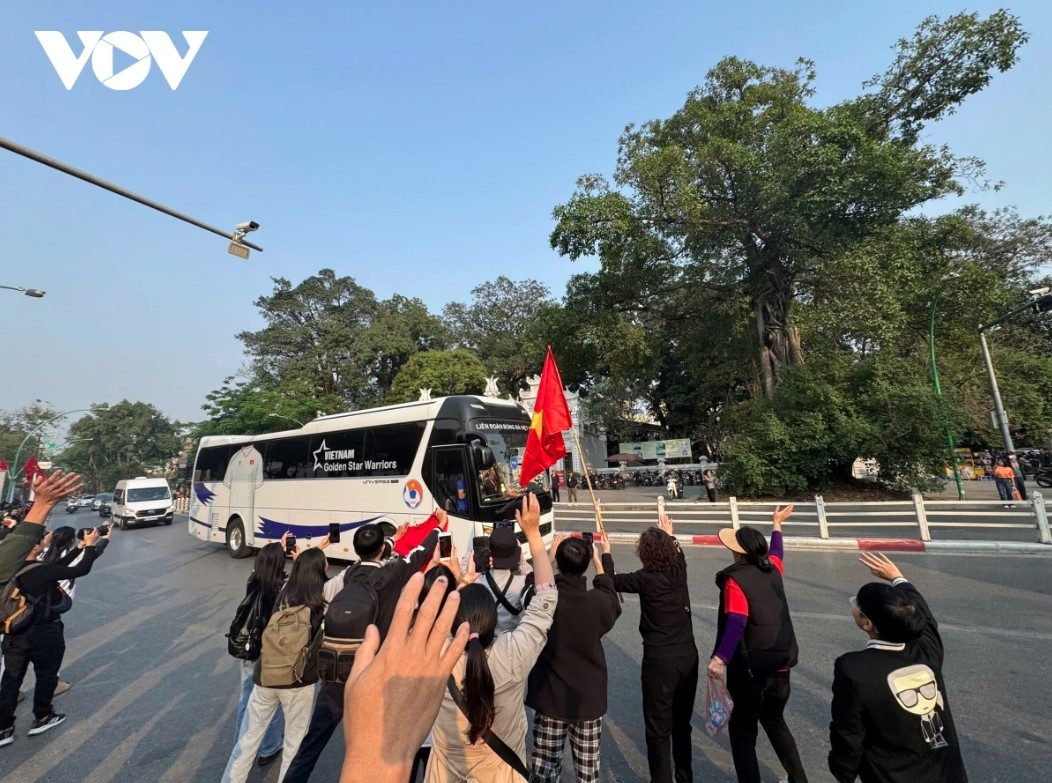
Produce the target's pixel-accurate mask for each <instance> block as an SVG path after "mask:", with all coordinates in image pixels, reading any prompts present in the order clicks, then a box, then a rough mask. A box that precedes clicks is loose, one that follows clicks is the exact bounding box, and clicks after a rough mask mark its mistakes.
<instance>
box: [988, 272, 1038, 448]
mask: <svg viewBox="0 0 1052 783" xmlns="http://www.w3.org/2000/svg"><path fill="white" fill-rule="evenodd" d="M1032 293H1040V294H1041V295H1040V296H1038V297H1037V299H1034V300H1032V301H1030V302H1027V303H1026V304H1025V305H1023V306H1022V307H1017V308H1016V309H1015V310H1012V311H1011V312H1008V313H1005V314H1004V315H1002V316H1001V317H1000V318H998V319H997V320H995V321H991V322H990V323H988V324H979V347H980V348H982V351H983V362H984V363H985V364H986V376H987V378H989V379H990V395H991V396H992V397H993V398H994V417H995V418H996V419H997V428H998V429H999V430H1001V438H1002V439H1003V440H1004V442H1005V450H1006V451H1007V453H1009V454H1011V453H1012V452H1014V451H1015V444H1014V443H1012V431H1011V428H1010V427H1009V426H1008V415H1007V414H1006V413H1005V406H1004V403H1002V402H1001V390H1000V389H998V388H997V376H996V375H995V374H994V364H993V361H991V359H990V347H989V346H988V345H987V344H986V332H988V331H989V330H991V329H993V328H994V327H995V326H1000V325H1001V324H1003V323H1004V322H1005V321H1007V320H1008V319H1009V318H1011V317H1012V316H1015V315H1019V314H1020V313H1021V312H1023V311H1024V310H1030V309H1036V310H1038V311H1039V312H1048V311H1049V310H1052V293H1049V292H1048V291H1047V289H1046V290H1045V291H1043V292H1037V291H1035V292H1032Z"/></svg>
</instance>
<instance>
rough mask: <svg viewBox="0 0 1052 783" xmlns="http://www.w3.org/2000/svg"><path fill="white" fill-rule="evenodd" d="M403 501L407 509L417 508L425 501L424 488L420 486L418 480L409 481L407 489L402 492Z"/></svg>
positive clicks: (406, 485)
mask: <svg viewBox="0 0 1052 783" xmlns="http://www.w3.org/2000/svg"><path fill="white" fill-rule="evenodd" d="M402 500H404V501H405V504H406V507H407V508H416V507H417V506H419V505H420V504H421V503H422V502H423V500H424V488H423V487H422V486H420V482H419V481H417V480H416V479H409V481H407V482H406V483H405V489H403V490H402Z"/></svg>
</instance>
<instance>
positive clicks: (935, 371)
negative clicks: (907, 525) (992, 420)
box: [928, 288, 965, 500]
mask: <svg viewBox="0 0 1052 783" xmlns="http://www.w3.org/2000/svg"><path fill="white" fill-rule="evenodd" d="M941 294H942V289H941V288H940V289H936V291H935V294H934V295H933V296H932V299H931V319H930V321H929V323H928V351H929V353H930V355H931V379H932V382H933V383H934V384H935V396H936V397H938V398H939V400H942V385H941V384H940V383H939V367H938V365H937V364H936V363H935V311H936V308H937V307H938V306H939V296H940V295H941ZM946 444H947V445H948V446H949V447H950V465H951V466H952V468H953V480H954V481H955V482H956V483H957V499H958V500H964V499H965V497H964V482H962V481H961V466H960V465H959V464H958V463H957V446H956V444H955V443H954V442H953V430H951V429H950V425H949V424H947V425H946Z"/></svg>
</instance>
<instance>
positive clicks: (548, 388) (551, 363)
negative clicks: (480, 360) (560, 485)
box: [519, 345, 573, 487]
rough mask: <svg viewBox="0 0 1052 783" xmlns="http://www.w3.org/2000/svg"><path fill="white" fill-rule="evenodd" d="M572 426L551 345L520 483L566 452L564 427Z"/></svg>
mask: <svg viewBox="0 0 1052 783" xmlns="http://www.w3.org/2000/svg"><path fill="white" fill-rule="evenodd" d="M572 427H573V420H572V419H571V418H570V409H569V407H568V406H567V405H566V394H565V393H564V392H563V381H562V378H560V377H559V368H558V367H556V366H555V356H553V355H552V347H551V346H550V345H549V346H548V356H547V357H545V359H544V368H543V369H542V370H541V383H540V386H539V387H538V389H537V400H536V403H535V404H534V406H533V421H532V422H531V423H530V433H529V435H527V436H526V449H525V451H524V452H523V455H522V470H521V472H520V473H519V486H520V487H525V486H526V485H527V484H529V483H530V482H531V481H532V480H533V479H534V478H535V477H536V476H537V475H538V474H539V473H540V472H541V471H544V470H547V469H548V468H550V467H551V466H552V465H554V464H555V463H556V462H558V461H559V460H560V459H562V458H563V457H565V456H566V453H567V452H566V443H565V441H563V431H564V430H568V429H571V428H572Z"/></svg>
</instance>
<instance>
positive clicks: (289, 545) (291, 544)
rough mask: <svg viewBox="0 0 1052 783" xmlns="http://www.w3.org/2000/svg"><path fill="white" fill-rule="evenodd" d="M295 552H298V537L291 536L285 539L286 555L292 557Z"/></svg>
mask: <svg viewBox="0 0 1052 783" xmlns="http://www.w3.org/2000/svg"><path fill="white" fill-rule="evenodd" d="M295 551H296V536H294V535H291V534H290V535H289V537H288V538H286V539H285V554H286V555H291V554H292V553H293V552H295Z"/></svg>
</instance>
